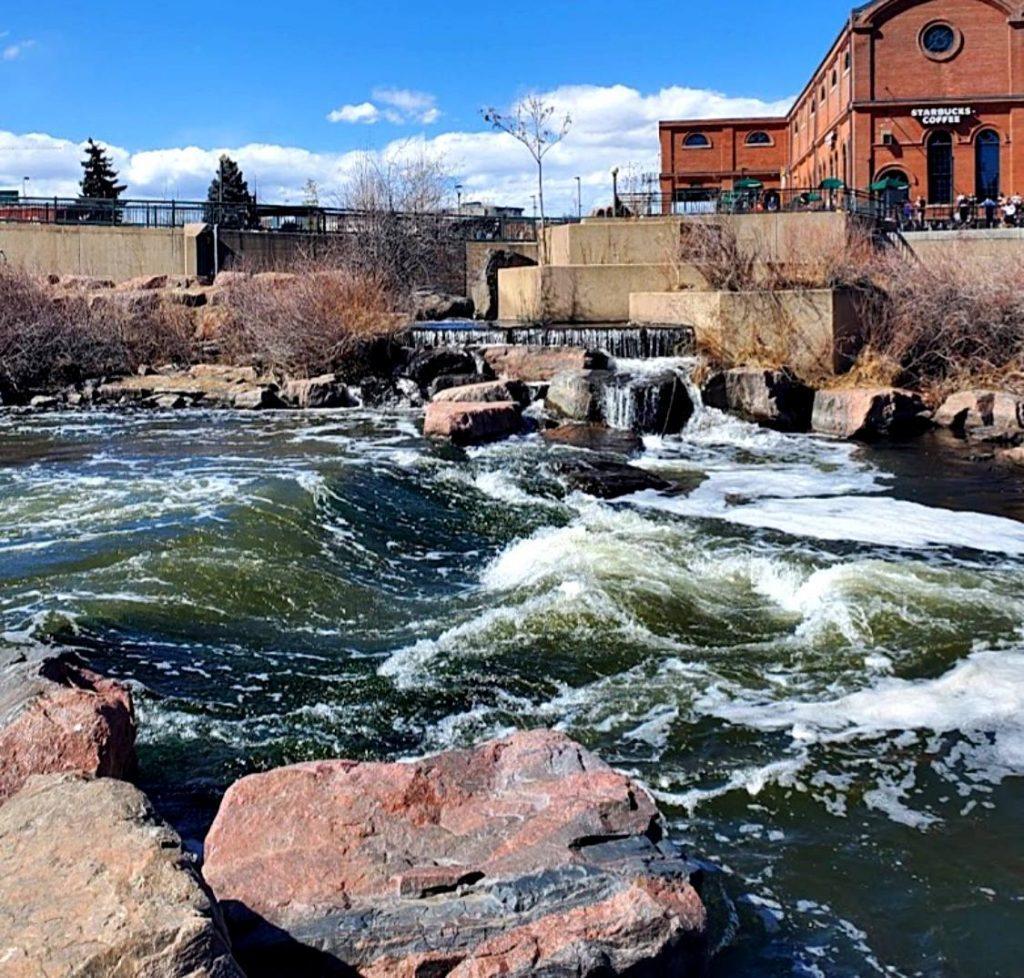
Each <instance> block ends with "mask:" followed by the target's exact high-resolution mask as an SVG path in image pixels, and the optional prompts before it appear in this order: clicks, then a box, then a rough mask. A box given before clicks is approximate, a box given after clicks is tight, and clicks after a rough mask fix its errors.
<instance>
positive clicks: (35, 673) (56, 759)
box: [0, 652, 135, 804]
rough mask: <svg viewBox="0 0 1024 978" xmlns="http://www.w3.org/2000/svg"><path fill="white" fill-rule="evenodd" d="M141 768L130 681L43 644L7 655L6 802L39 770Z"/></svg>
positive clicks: (2, 740)
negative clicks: (54, 653)
mask: <svg viewBox="0 0 1024 978" xmlns="http://www.w3.org/2000/svg"><path fill="white" fill-rule="evenodd" d="M134 768H135V714H134V711H133V709H132V698H131V693H129V691H128V690H127V688H125V687H124V686H122V685H121V684H120V683H116V682H114V681H112V680H109V679H104V678H103V677H102V676H98V675H97V674H96V673H94V672H91V671H90V670H88V669H85V668H83V667H82V666H80V665H78V664H77V663H75V662H72V661H70V660H68V659H66V658H62V657H56V656H48V655H47V654H46V653H42V652H32V653H27V654H22V653H15V654H10V653H8V654H7V656H6V657H0V804H2V803H3V802H4V801H5V800H6V799H7V798H9V797H10V796H11V795H13V794H14V793H15V792H17V791H18V790H19V789H20V788H21V786H22V785H23V784H24V783H25V781H26V779H27V778H28V777H30V776H31V775H33V774H60V773H73V774H91V775H96V776H98V777H109V778H125V777H129V776H130V775H131V774H132V773H133V771H134Z"/></svg>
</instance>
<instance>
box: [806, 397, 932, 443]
mask: <svg viewBox="0 0 1024 978" xmlns="http://www.w3.org/2000/svg"><path fill="white" fill-rule="evenodd" d="M930 424H931V418H930V416H929V414H928V411H927V409H926V408H925V405H924V402H923V401H922V400H921V398H920V396H919V395H917V394H914V393H912V392H910V391H905V390H899V389H897V388H892V387H884V388H877V389H868V388H850V389H841V390H824V391H818V392H817V393H816V394H815V395H814V413H813V416H812V421H811V425H812V428H813V429H814V430H815V431H816V432H819V433H820V434H824V435H834V436H836V437H838V438H851V439H871V438H876V437H878V436H881V435H890V436H896V437H900V436H904V435H916V434H920V433H921V432H922V431H924V430H926V429H927V428H928V427H929V425H930Z"/></svg>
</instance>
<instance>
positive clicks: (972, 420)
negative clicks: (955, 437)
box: [935, 390, 1024, 442]
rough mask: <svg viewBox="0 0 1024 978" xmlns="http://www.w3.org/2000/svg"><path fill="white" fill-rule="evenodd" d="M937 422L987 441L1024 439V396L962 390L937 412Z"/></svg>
mask: <svg viewBox="0 0 1024 978" xmlns="http://www.w3.org/2000/svg"><path fill="white" fill-rule="evenodd" d="M935 423H936V424H937V425H940V426H941V427H943V428H950V429H951V430H953V431H955V432H957V433H958V434H961V435H967V436H968V437H971V438H976V439H979V440H985V441H1007V442H1015V441H1018V440H1020V439H1024V398H1021V397H1017V396H1016V395H1014V394H1010V393H1008V392H1007V391H994V390H973V391H961V392H960V393H958V394H953V395H952V396H951V397H948V398H947V399H946V400H945V402H943V404H942V406H941V407H940V408H939V409H938V411H936V412H935Z"/></svg>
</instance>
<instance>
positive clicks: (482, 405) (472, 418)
mask: <svg viewBox="0 0 1024 978" xmlns="http://www.w3.org/2000/svg"><path fill="white" fill-rule="evenodd" d="M521 423H522V413H521V410H520V407H519V405H518V404H515V403H513V402H511V401H497V402H494V403H491V402H487V401H480V402H474V401H469V402H459V401H432V402H431V403H430V404H428V405H427V413H426V418H425V420H424V422H423V434H424V435H425V436H426V437H427V438H447V439H449V440H450V441H452V442H454V443H455V444H456V445H475V444H478V443H479V442H485V441H494V440H495V439H498V438H505V437H507V436H508V435H514V434H515V433H516V432H517V431H519V428H520V425H521Z"/></svg>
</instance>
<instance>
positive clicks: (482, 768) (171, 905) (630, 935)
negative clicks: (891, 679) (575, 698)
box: [0, 650, 708, 978]
mask: <svg viewBox="0 0 1024 978" xmlns="http://www.w3.org/2000/svg"><path fill="white" fill-rule="evenodd" d="M135 732H136V728H135V716H134V712H133V709H132V699H131V694H130V692H129V690H128V689H127V688H126V687H124V686H123V685H121V684H119V683H117V682H114V681H111V680H107V679H103V678H101V677H100V676H97V675H96V674H95V673H93V672H91V671H90V670H88V669H87V668H85V666H83V665H82V664H81V663H80V662H78V661H76V660H75V659H73V658H69V657H66V656H59V655H54V654H51V653H48V652H46V651H43V650H38V651H34V652H31V653H18V654H13V653H5V657H4V658H3V659H0V746H2V750H0V973H2V974H3V975H4V976H5V978H7V976H9V978H39V976H42V975H46V976H48V978H60V976H68V978H71V976H74V975H83V976H84V975H95V976H97V978H98V976H101V975H103V976H108V975H109V976H117V978H282V976H286V975H288V976H290V975H302V976H303V978H334V976H341V975H345V976H352V978H434V976H437V978H443V976H450V978H498V976H508V978H528V976H537V975H543V976H546V978H563V976H564V978H570V976H571V978H610V976H614V975H630V976H638V978H640V976H649V978H656V976H662V975H669V974H671V975H674V976H676V975H678V976H680V978H687V976H691V975H692V976H696V975H699V974H702V973H703V969H704V966H705V964H706V957H707V947H708V940H707V937H706V934H707V930H708V921H707V914H706V911H705V906H704V903H703V902H702V899H701V896H700V894H699V893H698V889H697V887H698V886H699V885H700V883H701V874H700V872H699V871H698V870H697V867H696V865H695V864H694V863H692V862H691V861H689V860H688V859H687V858H686V857H685V856H684V855H683V853H682V852H681V851H680V850H679V849H678V848H677V847H676V846H674V845H673V844H672V843H671V842H669V841H668V840H667V839H666V838H665V835H664V828H663V823H662V820H661V817H660V815H659V813H658V811H657V809H656V808H655V805H654V802H653V801H652V799H651V797H650V795H649V794H648V793H647V791H646V790H645V789H644V788H643V787H642V786H641V785H639V784H637V783H636V782H634V781H632V780H631V779H630V778H629V777H627V776H626V775H624V774H620V773H618V772H616V771H614V770H613V769H612V768H610V767H609V766H608V765H607V764H605V763H604V762H603V761H601V760H599V759H598V758H597V757H595V756H594V755H593V754H591V753H590V752H588V751H587V750H585V749H584V748H583V747H581V746H580V745H579V744H576V743H574V742H573V741H571V740H570V739H569V738H568V737H566V736H565V735H564V734H560V733H554V732H550V731H544V730H540V731H533V732H527V733H519V734H514V735H512V736H508V737H504V738H501V739H499V740H495V741H491V742H489V743H485V744H482V745H480V746H478V747H476V748H473V749H467V750H456V751H451V752H448V753H445V754H441V755H439V756H436V757H431V758H426V759H422V760H419V761H415V762H412V763H397V764H385V763H358V762H355V761H345V760H337V761H322V762H317V763H308V764H299V765H295V766H292V767H285V768H281V769H278V770H272V771H269V772H267V773H264V774H258V775H252V776H250V777H246V778H243V779H242V780H241V781H238V782H237V783H235V784H234V785H232V786H231V787H230V788H229V790H228V791H227V793H226V795H225V796H224V799H223V801H222V803H221V806H220V810H219V812H218V813H217V816H216V819H215V821H214V824H213V826H212V828H211V829H210V832H209V834H208V836H207V838H206V842H205V858H204V861H203V862H202V863H200V862H199V861H198V860H197V859H195V858H194V857H193V856H191V855H190V854H189V853H187V852H186V850H185V848H184V847H183V846H182V843H181V839H180V838H179V837H178V835H177V834H176V833H175V832H174V831H173V830H172V829H171V828H170V827H169V826H168V825H167V824H166V823H165V822H164V821H163V820H162V819H161V817H160V816H159V814H158V813H157V812H156V811H155V809H154V807H153V805H152V804H151V803H150V801H149V800H148V799H147V797H146V796H145V795H144V794H143V793H142V792H141V791H140V790H139V789H138V788H136V787H134V786H133V785H132V784H131V783H130V778H131V777H132V776H133V774H134V771H135V763H136V762H135V751H134V739H135Z"/></svg>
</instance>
